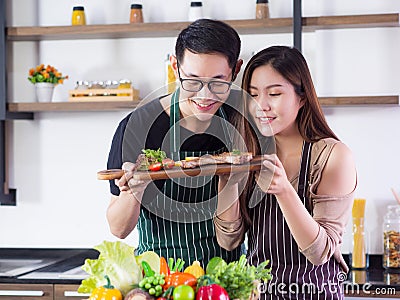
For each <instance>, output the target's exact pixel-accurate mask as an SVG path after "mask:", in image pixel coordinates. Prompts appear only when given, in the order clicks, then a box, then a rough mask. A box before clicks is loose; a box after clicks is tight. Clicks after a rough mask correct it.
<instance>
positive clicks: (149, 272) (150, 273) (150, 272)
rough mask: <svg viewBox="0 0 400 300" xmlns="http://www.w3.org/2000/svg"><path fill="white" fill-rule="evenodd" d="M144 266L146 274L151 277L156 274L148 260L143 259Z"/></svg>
mask: <svg viewBox="0 0 400 300" xmlns="http://www.w3.org/2000/svg"><path fill="white" fill-rule="evenodd" d="M142 267H143V271H144V276H146V277H151V276H153V275H154V271H153V270H152V269H151V267H150V265H149V263H148V262H147V261H144V260H143V261H142Z"/></svg>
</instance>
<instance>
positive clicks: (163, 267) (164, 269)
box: [160, 256, 171, 276]
mask: <svg viewBox="0 0 400 300" xmlns="http://www.w3.org/2000/svg"><path fill="white" fill-rule="evenodd" d="M170 273H171V272H170V270H169V267H168V264H167V260H166V259H165V258H164V257H163V256H161V257H160V274H164V275H165V276H167V275H169V274H170Z"/></svg>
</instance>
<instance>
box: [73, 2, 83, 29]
mask: <svg viewBox="0 0 400 300" xmlns="http://www.w3.org/2000/svg"><path fill="white" fill-rule="evenodd" d="M71 24H72V25H86V17H85V8H84V7H83V6H74V8H73V9H72V21H71Z"/></svg>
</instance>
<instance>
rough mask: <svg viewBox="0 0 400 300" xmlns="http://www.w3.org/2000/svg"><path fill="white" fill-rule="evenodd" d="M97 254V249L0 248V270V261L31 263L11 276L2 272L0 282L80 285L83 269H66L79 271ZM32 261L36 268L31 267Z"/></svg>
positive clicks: (0, 265) (0, 264)
mask: <svg viewBox="0 0 400 300" xmlns="http://www.w3.org/2000/svg"><path fill="white" fill-rule="evenodd" d="M98 255H99V253H98V251H97V250H94V249H51V248H46V249H39V248H0V271H1V270H2V263H1V262H2V260H3V261H6V262H7V261H8V260H11V261H18V260H24V261H26V262H29V260H31V261H32V262H33V265H32V268H28V267H29V265H25V266H24V268H21V272H19V274H14V276H10V275H5V274H1V275H0V283H19V284H80V283H81V280H82V279H83V278H84V276H85V275H84V274H85V272H84V271H81V272H78V273H75V274H74V273H71V272H69V271H70V270H78V271H79V270H80V266H82V265H83V264H84V262H85V259H87V258H89V259H95V258H97V257H98ZM41 261H42V262H44V266H41V265H40V262H41ZM35 263H36V265H37V266H39V268H35V267H34V266H35ZM3 266H4V264H3ZM25 271H26V272H25ZM11 273H12V272H11ZM14 273H18V272H14Z"/></svg>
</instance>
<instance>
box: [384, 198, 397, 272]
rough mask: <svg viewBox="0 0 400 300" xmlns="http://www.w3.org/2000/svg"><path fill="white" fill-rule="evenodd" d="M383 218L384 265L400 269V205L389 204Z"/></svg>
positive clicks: (391, 268) (389, 268)
mask: <svg viewBox="0 0 400 300" xmlns="http://www.w3.org/2000/svg"><path fill="white" fill-rule="evenodd" d="M383 220H384V221H383V267H384V268H386V269H388V270H400V206H399V205H389V206H388V207H387V211H386V215H385V217H384V219H383Z"/></svg>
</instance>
